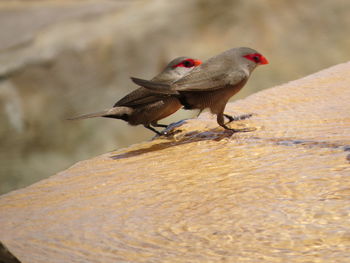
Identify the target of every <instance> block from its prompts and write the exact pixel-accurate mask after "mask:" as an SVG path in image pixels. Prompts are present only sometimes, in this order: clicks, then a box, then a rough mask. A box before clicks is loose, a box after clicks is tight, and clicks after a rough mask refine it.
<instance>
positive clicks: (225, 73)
mask: <svg viewBox="0 0 350 263" xmlns="http://www.w3.org/2000/svg"><path fill="white" fill-rule="evenodd" d="M268 63H269V62H268V60H267V59H266V58H265V57H264V56H263V55H262V54H260V53H259V52H258V51H256V50H254V49H252V48H249V47H238V48H232V49H229V50H226V51H224V52H222V53H220V54H219V55H216V56H214V57H211V58H209V59H208V60H206V61H205V62H203V63H202V64H201V65H199V66H198V67H196V68H195V69H193V70H192V71H190V72H188V73H187V74H186V75H184V76H183V77H182V78H180V79H178V80H176V81H174V82H172V83H164V82H163V83H160V82H156V81H154V80H151V81H148V80H143V79H139V78H133V77H132V78H131V80H132V81H133V82H134V83H136V84H137V85H140V86H142V87H144V88H147V89H149V90H150V91H152V92H156V93H158V94H159V96H160V97H161V96H164V97H165V96H168V97H175V98H178V99H179V101H180V102H181V104H182V105H183V106H184V109H199V110H200V111H202V110H204V109H206V108H209V109H210V111H211V113H212V114H215V115H216V117H217V118H216V120H217V123H218V124H219V125H220V126H221V127H223V128H224V129H226V130H231V131H233V132H238V131H243V130H242V129H241V130H238V129H231V128H229V127H228V126H226V125H225V120H224V117H226V118H228V119H229V122H231V121H234V120H236V119H237V118H235V117H232V116H230V115H228V114H224V109H225V106H226V104H227V102H228V100H229V99H230V98H231V97H232V96H233V95H235V94H236V93H237V92H239V91H240V90H241V89H242V88H243V86H244V85H245V84H246V83H247V81H248V79H249V77H250V75H251V73H252V72H253V70H254V69H255V68H256V67H257V66H258V65H265V64H268ZM250 116H251V115H250Z"/></svg>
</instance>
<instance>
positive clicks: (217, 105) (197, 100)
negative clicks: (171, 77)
mask: <svg viewBox="0 0 350 263" xmlns="http://www.w3.org/2000/svg"><path fill="white" fill-rule="evenodd" d="M242 87H243V85H235V86H228V87H225V88H221V89H216V90H210V91H189V92H185V93H184V97H185V101H186V104H187V105H185V107H186V108H188V109H200V110H203V109H205V108H209V109H210V111H211V112H212V113H217V112H218V111H220V109H221V108H222V107H224V106H225V105H226V103H227V101H228V100H229V99H230V98H231V97H232V96H233V95H235V94H236V93H237V92H238V91H240V90H241V88H242Z"/></svg>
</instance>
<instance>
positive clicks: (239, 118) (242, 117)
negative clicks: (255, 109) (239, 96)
mask: <svg viewBox="0 0 350 263" xmlns="http://www.w3.org/2000/svg"><path fill="white" fill-rule="evenodd" d="M224 116H225V117H226V118H227V119H228V120H229V123H230V122H232V121H241V120H245V119H248V118H250V117H252V116H253V114H252V113H248V114H243V115H240V116H235V117H233V116H231V115H228V114H224Z"/></svg>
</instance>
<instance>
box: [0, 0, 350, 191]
mask: <svg viewBox="0 0 350 263" xmlns="http://www.w3.org/2000/svg"><path fill="white" fill-rule="evenodd" d="M237 46H249V47H252V48H255V49H257V50H258V51H260V52H261V53H262V54H264V55H265V56H266V57H267V58H268V59H269V61H270V64H269V65H268V66H266V67H261V68H259V70H256V71H255V72H254V74H253V76H252V78H251V79H250V81H249V82H248V84H247V85H246V87H245V88H244V89H243V90H242V91H241V92H240V93H239V95H237V96H235V97H234V98H233V100H236V99H240V98H243V97H246V96H247V95H249V94H251V93H254V92H257V91H259V90H262V89H265V88H269V87H272V86H274V85H278V84H282V83H285V82H288V81H290V80H294V79H297V78H300V77H303V76H306V75H308V74H311V73H313V72H316V71H319V70H321V69H324V68H327V67H329V66H332V65H335V64H339V63H342V62H345V61H348V60H349V57H350V1H348V0H324V1H319V0H309V1H304V0H294V1H290V0H250V1H243V0H215V1H213V0H186V1H165V0H113V1H106V0H99V1H97V0H96V1H83V0H80V1H72V0H65V1H46V0H40V1H31V0H25V1H24V0H23V1H1V2H0V147H1V148H0V193H6V192H8V191H10V190H13V189H16V188H20V187H23V186H26V185H28V184H31V183H33V182H36V181H38V180H40V179H43V178H45V177H48V176H50V175H53V174H55V173H57V172H58V171H61V170H64V169H66V168H67V167H69V166H71V165H72V164H74V163H75V162H77V161H79V160H83V159H87V158H91V157H93V156H96V155H98V154H101V153H105V152H108V151H112V150H115V149H118V148H121V147H125V146H128V145H130V144H133V143H136V142H140V141H144V140H148V139H150V138H152V137H153V133H151V132H150V131H148V130H146V129H144V128H143V127H142V126H138V127H131V126H128V125H127V124H126V123H125V122H123V121H119V120H112V119H103V118H100V119H90V120H83V121H74V122H73V121H67V120H65V119H66V118H69V117H72V116H76V115H78V114H84V113H90V112H94V111H99V110H103V109H106V108H108V107H110V106H112V105H113V104H114V103H115V102H116V101H117V100H118V99H119V98H121V97H122V96H124V95H125V94H127V93H128V92H130V91H132V90H133V89H135V86H134V85H133V84H132V83H131V82H130V80H129V77H130V76H136V77H140V78H147V79H150V78H152V77H153V76H154V75H155V74H157V73H158V72H159V71H160V70H161V69H162V67H164V65H165V64H167V62H168V61H170V60H171V59H173V58H174V57H177V56H191V57H195V58H200V59H202V60H205V59H207V58H209V57H211V56H213V55H216V54H218V53H220V52H222V51H224V50H227V49H229V48H232V47H237ZM247 112H249V109H247ZM195 114H196V113H195V112H187V111H183V110H180V111H179V112H178V113H176V114H175V115H173V116H172V117H171V118H168V119H167V120H164V121H162V123H171V122H174V121H178V120H180V119H184V118H191V117H193V116H195Z"/></svg>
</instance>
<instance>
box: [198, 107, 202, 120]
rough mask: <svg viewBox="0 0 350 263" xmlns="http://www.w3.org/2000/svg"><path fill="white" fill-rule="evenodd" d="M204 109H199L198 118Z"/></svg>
mask: <svg viewBox="0 0 350 263" xmlns="http://www.w3.org/2000/svg"><path fill="white" fill-rule="evenodd" d="M202 111H203V109H201V110H199V112H198V114H197V118H198V117H199V115H201V113H202Z"/></svg>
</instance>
